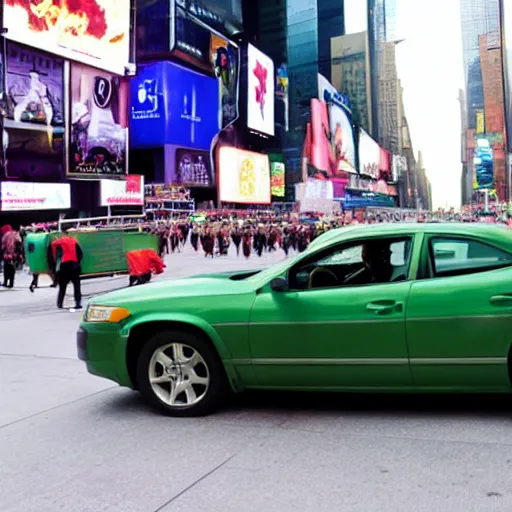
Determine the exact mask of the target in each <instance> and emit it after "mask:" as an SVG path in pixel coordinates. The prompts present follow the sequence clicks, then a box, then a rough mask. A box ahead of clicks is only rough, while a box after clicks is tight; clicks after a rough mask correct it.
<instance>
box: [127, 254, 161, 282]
mask: <svg viewBox="0 0 512 512" xmlns="http://www.w3.org/2000/svg"><path fill="white" fill-rule="evenodd" d="M126 260H127V261H128V268H129V271H130V275H131V276H134V277H141V276H144V275H147V274H162V273H163V271H164V268H165V263H164V262H163V260H162V258H160V257H159V256H158V254H157V253H156V252H155V251H154V250H153V249H141V250H138V251H128V252H127V253H126Z"/></svg>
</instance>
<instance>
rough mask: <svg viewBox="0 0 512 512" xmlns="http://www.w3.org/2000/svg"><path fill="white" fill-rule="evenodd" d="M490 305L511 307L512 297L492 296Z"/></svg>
mask: <svg viewBox="0 0 512 512" xmlns="http://www.w3.org/2000/svg"><path fill="white" fill-rule="evenodd" d="M491 304H494V305H495V306H500V305H501V306H512V295H493V296H492V297H491Z"/></svg>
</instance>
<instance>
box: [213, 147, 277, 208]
mask: <svg viewBox="0 0 512 512" xmlns="http://www.w3.org/2000/svg"><path fill="white" fill-rule="evenodd" d="M218 168H219V173H218V174H219V176H218V180H219V200H220V202H221V203H238V204H260V205H266V204H270V203H271V201H272V198H271V192H270V161H269V157H268V155H264V154H261V153H253V152H252V151H245V150H242V149H237V148H230V147H221V148H220V149H219V162H218Z"/></svg>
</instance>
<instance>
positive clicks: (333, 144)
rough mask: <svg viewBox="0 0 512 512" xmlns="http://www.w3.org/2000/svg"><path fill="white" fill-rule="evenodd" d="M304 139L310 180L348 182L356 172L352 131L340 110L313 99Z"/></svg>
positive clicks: (346, 115) (350, 125)
mask: <svg viewBox="0 0 512 512" xmlns="http://www.w3.org/2000/svg"><path fill="white" fill-rule="evenodd" d="M307 137H309V141H307V144H305V146H307V151H306V153H307V154H306V155H305V156H306V158H307V159H308V165H309V170H308V175H309V177H315V178H318V179H331V178H347V174H355V173H356V172H357V171H356V158H355V156H356V149H355V140H354V130H353V128H352V123H351V121H350V119H349V117H348V114H347V113H346V112H345V110H344V109H343V108H342V107H339V106H337V105H334V104H331V105H329V106H327V104H326V103H324V102H323V101H320V100H318V99H316V98H313V99H312V100H311V123H310V129H309V133H307Z"/></svg>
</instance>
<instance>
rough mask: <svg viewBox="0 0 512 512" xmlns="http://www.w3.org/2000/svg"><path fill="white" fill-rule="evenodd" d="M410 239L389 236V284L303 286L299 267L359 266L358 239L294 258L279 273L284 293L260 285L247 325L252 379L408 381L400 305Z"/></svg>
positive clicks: (367, 384) (342, 383)
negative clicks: (391, 263) (302, 258)
mask: <svg viewBox="0 0 512 512" xmlns="http://www.w3.org/2000/svg"><path fill="white" fill-rule="evenodd" d="M412 241H413V237H412V236H410V237H409V236H408V237H402V239H401V240H398V241H396V240H391V241H390V242H391V243H392V244H394V246H392V247H394V248H395V254H394V255H392V258H391V259H392V260H393V259H394V266H393V272H394V275H395V277H394V278H393V279H394V280H395V282H382V283H374V284H361V285H346V284H343V283H342V282H339V283H337V284H336V285H335V286H332V287H326V288H321V289H308V288H307V287H305V286H304V276H302V277H301V272H303V271H305V272H306V273H307V272H309V271H310V270H309V269H310V268H311V267H314V268H319V267H318V265H322V268H324V267H328V268H329V269H334V270H336V271H338V272H349V273H354V272H357V271H358V270H357V266H358V264H359V266H361V264H363V262H362V259H361V253H362V246H363V245H364V243H365V241H364V240H363V241H359V242H357V244H356V245H354V244H349V245H346V244H345V245H341V246H338V247H334V248H333V249H332V250H330V252H329V251H328V253H327V254H325V253H324V252H322V254H319V255H318V256H317V255H313V256H312V257H310V258H309V260H307V261H306V262H305V263H304V261H301V262H299V263H298V264H297V265H296V268H292V269H290V270H289V272H288V273H287V276H288V279H289V281H290V283H291V284H290V285H291V287H292V289H290V290H288V291H285V292H276V291H273V290H272V289H271V287H270V286H267V287H265V288H264V289H262V290H261V292H260V293H259V294H258V295H257V297H256V300H255V303H254V306H253V309H252V313H251V317H250V325H249V339H250V347H251V355H252V362H253V367H254V370H255V373H256V376H257V379H258V382H259V385H260V386H263V387H265V386H267V387H281V388H316V387H322V388H333V389H337V388H340V389H341V388H343V389H351V388H354V389H355V388H361V387H364V388H373V387H383V388H385V387H390V388H391V387H402V386H409V385H411V384H412V377H411V373H410V369H409V364H408V355H407V347H406V339H405V306H406V301H407V297H408V295H409V291H410V287H411V283H410V281H409V279H408V278H409V276H408V272H409V268H410V261H411V255H412V253H413V244H412ZM400 251H401V254H400ZM327 263H330V265H328V264H327ZM301 265H302V267H301ZM340 268H341V270H340ZM292 276H295V277H294V278H293V279H292ZM291 281H294V283H295V284H294V283H292V282H291Z"/></svg>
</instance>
